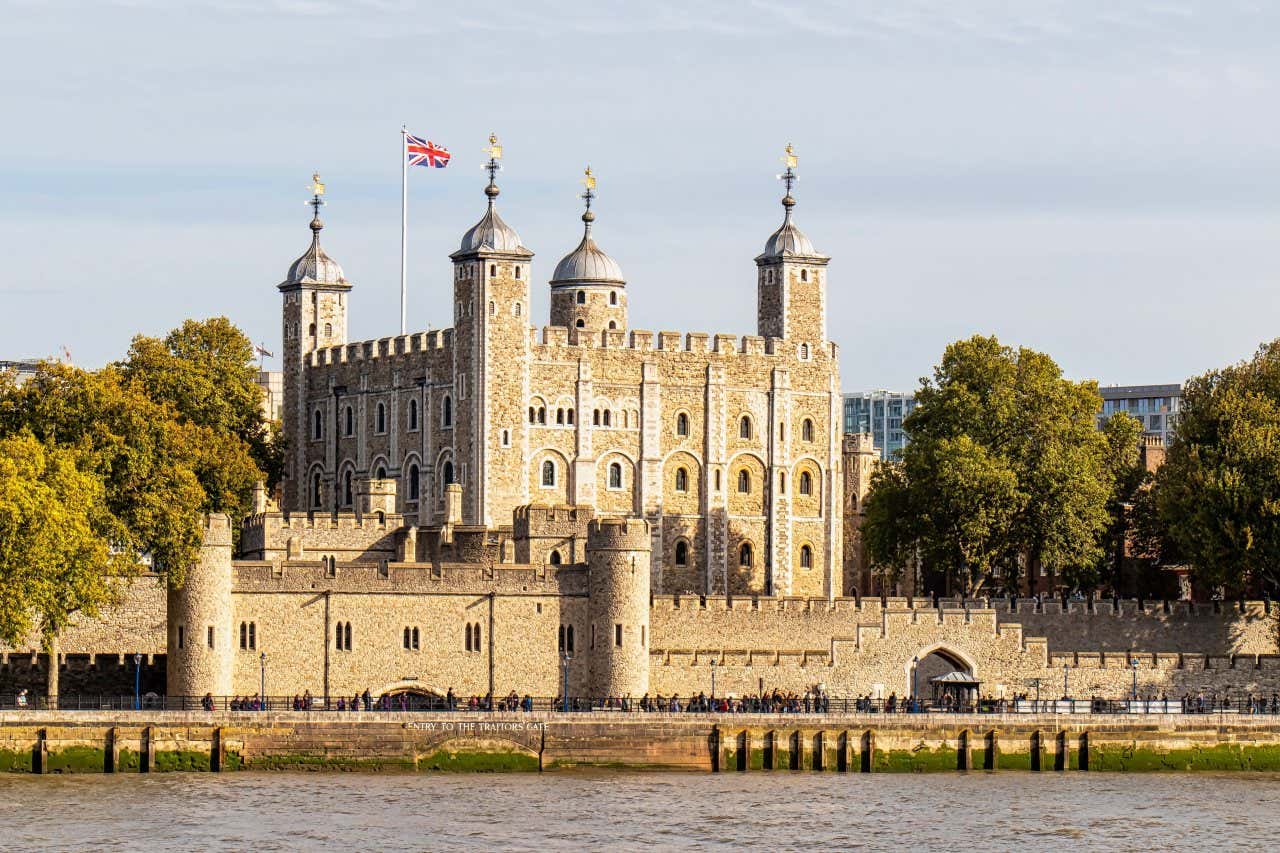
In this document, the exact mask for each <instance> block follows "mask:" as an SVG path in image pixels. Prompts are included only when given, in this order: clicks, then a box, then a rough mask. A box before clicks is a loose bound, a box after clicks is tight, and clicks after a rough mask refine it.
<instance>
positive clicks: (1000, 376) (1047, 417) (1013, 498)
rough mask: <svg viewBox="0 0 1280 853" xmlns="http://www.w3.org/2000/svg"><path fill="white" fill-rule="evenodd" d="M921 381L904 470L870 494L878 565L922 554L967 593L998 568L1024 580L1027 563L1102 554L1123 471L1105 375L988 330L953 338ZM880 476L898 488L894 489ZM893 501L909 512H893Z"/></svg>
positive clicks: (872, 547) (1069, 565) (1006, 581)
mask: <svg viewBox="0 0 1280 853" xmlns="http://www.w3.org/2000/svg"><path fill="white" fill-rule="evenodd" d="M921 385H922V387H921V389H920V391H919V392H918V393H917V395H916V403H917V407H916V409H915V411H914V412H912V414H911V415H909V416H908V417H907V418H906V420H905V421H904V422H903V429H904V430H905V431H906V432H907V434H908V436H909V438H910V442H909V443H908V444H907V446H906V447H905V448H904V449H903V451H902V458H901V464H902V475H901V479H893V478H889V477H884V478H880V479H879V480H875V481H873V484H872V492H871V495H870V496H869V497H868V514H867V524H866V525H865V526H864V531H865V535H866V538H867V542H868V555H869V557H870V558H871V561H872V563H873V564H876V565H881V566H883V565H885V564H889V563H893V562H896V561H900V560H901V559H902V556H903V554H905V553H917V554H919V555H920V556H921V557H922V558H923V559H924V560H925V563H926V566H928V567H930V568H932V569H935V570H938V571H942V572H944V573H945V574H946V575H947V577H948V578H949V579H950V581H951V582H952V583H954V584H956V585H957V586H960V587H962V588H963V589H965V590H966V591H972V590H976V589H978V588H980V587H981V586H982V584H983V582H984V581H985V580H986V578H988V577H990V576H991V575H993V574H994V575H998V577H999V578H1000V581H1001V583H1002V584H1003V585H1004V586H1005V587H1006V588H1009V589H1012V588H1014V587H1015V585H1016V582H1017V580H1018V576H1019V574H1020V572H1021V571H1022V570H1023V569H1024V568H1026V569H1028V570H1033V571H1034V570H1035V569H1037V568H1038V567H1040V566H1046V567H1048V568H1052V569H1054V570H1055V572H1063V571H1068V570H1072V569H1075V568H1078V567H1081V566H1088V565H1092V564H1094V563H1096V561H1097V559H1098V556H1099V554H1100V553H1101V550H1100V547H1099V544H1098V538H1099V534H1100V533H1101V532H1102V530H1103V529H1104V527H1105V526H1106V523H1107V513H1106V501H1107V498H1108V496H1109V494H1110V488H1111V481H1112V478H1111V474H1110V472H1109V471H1108V470H1107V468H1106V465H1105V448H1106V442H1105V439H1104V438H1103V436H1102V435H1101V434H1100V433H1099V432H1098V431H1097V429H1096V428H1095V424H1094V421H1095V418H1096V416H1097V412H1098V410H1099V409H1100V407H1101V399H1100V398H1099V396H1098V392H1097V385H1096V384H1095V383H1093V382H1072V381H1070V380H1067V379H1065V378H1063V376H1062V372H1061V370H1060V369H1059V368H1058V366H1057V364H1055V363H1054V362H1053V360H1052V359H1051V358H1049V357H1048V356H1046V355H1044V354H1042V353H1038V352H1034V351H1032V350H1028V349H1018V350H1014V349H1012V348H1011V347H1007V346H1004V345H1002V344H1001V343H1000V342H999V341H998V340H996V339H995V338H994V337H983V336H975V337H973V338H970V339H968V340H964V341H958V342H956V343H954V344H952V345H950V346H949V347H947V349H946V352H945V353H944V354H943V357H942V362H941V363H940V364H939V365H938V366H937V367H936V368H935V370H934V374H933V377H932V379H929V378H926V379H922V380H921ZM877 483H878V484H879V485H880V487H881V488H885V489H890V487H892V488H891V489H890V490H889V491H886V493H885V495H884V497H883V498H881V497H880V496H878V495H877ZM1010 484H1012V488H1010ZM903 489H905V492H906V493H905V495H903V494H894V493H893V492H896V491H900V490H903ZM966 490H972V494H969V493H967V491H966ZM878 501H883V508H881V507H876V503H877V502H878ZM891 503H892V504H893V505H895V506H897V507H898V510H897V511H898V512H905V513H906V514H907V515H908V518H907V519H906V520H898V521H893V522H890V521H889V520H888V518H887V515H888V512H887V509H888V506H889V505H890V504H891ZM873 508H874V510H875V511H874V512H873ZM966 513H968V515H966ZM962 516H964V517H962Z"/></svg>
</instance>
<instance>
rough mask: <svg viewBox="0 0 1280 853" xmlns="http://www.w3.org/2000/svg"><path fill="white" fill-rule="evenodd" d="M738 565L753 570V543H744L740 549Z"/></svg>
mask: <svg viewBox="0 0 1280 853" xmlns="http://www.w3.org/2000/svg"><path fill="white" fill-rule="evenodd" d="M738 565H739V566H742V567H743V568H745V569H749V568H751V543H750V542H743V543H742V547H741V548H739V549H738Z"/></svg>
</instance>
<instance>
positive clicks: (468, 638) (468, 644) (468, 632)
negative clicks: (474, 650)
mask: <svg viewBox="0 0 1280 853" xmlns="http://www.w3.org/2000/svg"><path fill="white" fill-rule="evenodd" d="M463 633H464V634H466V642H465V645H466V649H467V651H471V623H470V622H468V623H467V629H466V631H464V632H463Z"/></svg>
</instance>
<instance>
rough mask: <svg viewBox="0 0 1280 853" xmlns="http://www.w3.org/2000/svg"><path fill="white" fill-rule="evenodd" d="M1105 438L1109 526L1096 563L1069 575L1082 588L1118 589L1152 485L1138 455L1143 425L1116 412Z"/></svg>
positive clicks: (1106, 425) (1106, 424)
mask: <svg viewBox="0 0 1280 853" xmlns="http://www.w3.org/2000/svg"><path fill="white" fill-rule="evenodd" d="M1102 437H1103V439H1104V440H1105V441H1106V449H1105V455H1104V457H1103V465H1104V466H1105V468H1106V471H1107V474H1108V477H1109V478H1110V480H1111V493H1110V495H1109V496H1108V497H1107V503H1106V511H1107V525H1106V528H1105V529H1104V530H1103V532H1102V536H1101V541H1100V545H1101V551H1102V553H1101V554H1100V555H1099V558H1098V561H1097V563H1095V564H1094V565H1092V566H1089V565H1084V566H1079V567H1077V568H1075V569H1074V570H1073V571H1072V572H1071V573H1070V578H1069V580H1070V581H1071V583H1072V585H1073V586H1075V587H1077V588H1080V589H1093V588H1096V587H1098V586H1110V587H1111V588H1112V589H1113V590H1114V589H1117V587H1118V585H1119V583H1120V580H1121V572H1122V569H1123V567H1124V561H1125V555H1126V553H1127V551H1128V547H1127V546H1128V545H1129V543H1130V541H1131V539H1132V537H1133V536H1134V529H1135V515H1134V512H1135V511H1134V507H1135V505H1136V504H1137V503H1138V502H1139V501H1140V500H1141V499H1142V497H1143V493H1144V492H1145V491H1147V490H1148V487H1149V485H1150V482H1151V475H1150V474H1149V473H1148V472H1147V469H1146V468H1145V467H1143V465H1142V462H1141V458H1140V454H1139V448H1138V442H1139V441H1140V439H1141V438H1142V424H1141V423H1139V422H1138V420H1137V419H1136V418H1134V417H1131V416H1130V415H1129V413H1128V412H1116V413H1115V414H1114V415H1112V416H1111V417H1109V418H1107V420H1106V421H1105V422H1104V423H1103V425H1102ZM1138 550H1140V549H1138Z"/></svg>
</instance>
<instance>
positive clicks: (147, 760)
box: [138, 726, 156, 773]
mask: <svg viewBox="0 0 1280 853" xmlns="http://www.w3.org/2000/svg"><path fill="white" fill-rule="evenodd" d="M141 746H142V749H141V750H140V751H141V753H142V754H141V755H139V756H138V772H139V773H150V772H151V771H152V770H154V769H155V767H156V738H155V726H147V727H146V728H144V729H143V730H142V744H141Z"/></svg>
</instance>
